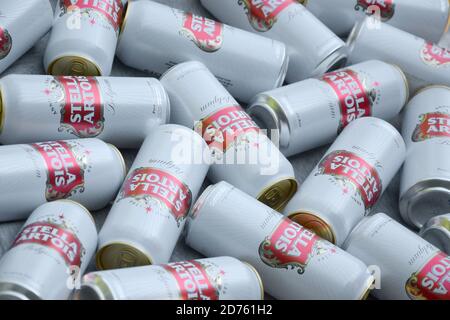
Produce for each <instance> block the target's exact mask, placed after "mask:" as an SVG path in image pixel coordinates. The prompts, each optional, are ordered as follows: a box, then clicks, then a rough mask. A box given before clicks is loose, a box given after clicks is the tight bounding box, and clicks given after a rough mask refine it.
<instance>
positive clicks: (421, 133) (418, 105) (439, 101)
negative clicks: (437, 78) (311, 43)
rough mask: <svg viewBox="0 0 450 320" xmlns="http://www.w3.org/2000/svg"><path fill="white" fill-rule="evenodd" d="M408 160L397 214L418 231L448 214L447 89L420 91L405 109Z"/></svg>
mask: <svg viewBox="0 0 450 320" xmlns="http://www.w3.org/2000/svg"><path fill="white" fill-rule="evenodd" d="M402 134H403V138H404V140H405V142H406V146H407V157H406V161H405V165H404V167H403V172H402V176H401V183H400V206H399V207H400V213H401V215H402V217H403V219H404V220H405V221H406V222H407V223H408V224H409V225H411V226H414V227H416V228H421V227H422V226H423V225H424V224H425V223H426V222H427V221H428V220H429V219H430V218H432V217H434V216H437V215H441V214H444V213H448V212H450V163H449V161H448V159H449V156H450V87H443V86H432V87H428V88H426V89H424V90H422V91H420V92H419V93H418V94H417V95H416V96H415V97H414V98H413V99H412V100H411V101H410V102H409V104H408V106H407V107H405V115H404V119H403V132H402Z"/></svg>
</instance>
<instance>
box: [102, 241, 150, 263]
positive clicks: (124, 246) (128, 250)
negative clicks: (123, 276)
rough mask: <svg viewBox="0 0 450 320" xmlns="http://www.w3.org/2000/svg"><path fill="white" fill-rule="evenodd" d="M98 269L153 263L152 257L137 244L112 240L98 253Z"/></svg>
mask: <svg viewBox="0 0 450 320" xmlns="http://www.w3.org/2000/svg"><path fill="white" fill-rule="evenodd" d="M96 264H97V269H99V270H107V269H118V268H128V267H138V266H146V265H150V264H152V259H151V258H150V256H149V255H148V254H147V253H146V252H145V251H144V250H143V249H140V248H138V246H137V245H136V244H131V243H125V242H119V241H116V242H111V243H109V244H106V245H104V246H103V247H102V248H100V249H99V250H98V252H97V255H96Z"/></svg>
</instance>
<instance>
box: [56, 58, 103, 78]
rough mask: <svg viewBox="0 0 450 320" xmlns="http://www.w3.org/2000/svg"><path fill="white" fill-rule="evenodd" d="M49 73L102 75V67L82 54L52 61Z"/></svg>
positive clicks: (58, 74) (60, 74)
mask: <svg viewBox="0 0 450 320" xmlns="http://www.w3.org/2000/svg"><path fill="white" fill-rule="evenodd" d="M47 73H48V74H51V75H54V76H94V77H95V76H101V75H102V73H101V70H100V67H99V66H98V65H97V64H96V63H94V62H93V61H92V60H90V59H88V58H86V57H81V56H64V57H60V58H57V59H55V60H54V61H53V62H52V63H50V65H49V67H48V70H47Z"/></svg>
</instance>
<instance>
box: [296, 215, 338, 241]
mask: <svg viewBox="0 0 450 320" xmlns="http://www.w3.org/2000/svg"><path fill="white" fill-rule="evenodd" d="M288 218H289V219H291V220H292V221H294V222H297V223H298V224H300V225H302V226H303V227H305V228H306V229H309V230H311V231H313V232H314V233H315V234H317V235H318V236H319V237H321V238H322V239H325V240H328V241H329V242H331V243H333V244H336V236H335V234H334V231H333V229H332V227H331V225H330V224H329V223H328V222H326V221H325V220H324V219H322V218H320V217H319V216H317V215H316V214H313V213H310V212H295V213H292V214H290V215H289V216H288Z"/></svg>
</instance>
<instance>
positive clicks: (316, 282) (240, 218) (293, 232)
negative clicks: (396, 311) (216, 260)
mask: <svg viewBox="0 0 450 320" xmlns="http://www.w3.org/2000/svg"><path fill="white" fill-rule="evenodd" d="M186 243H187V244H188V245H189V246H191V247H192V248H194V249H195V250H197V251H199V252H201V253H203V254H204V255H206V256H216V255H219V256H220V255H230V256H233V257H236V258H237V259H241V260H244V261H248V262H249V263H250V264H251V265H253V266H254V267H255V268H256V270H257V271H258V272H259V274H260V275H261V278H262V280H263V283H264V286H265V288H266V292H267V293H269V294H270V295H272V296H273V297H275V298H277V299H293V300H295V299H301V300H304V299H327V300H329V299H361V298H364V297H365V296H366V295H367V293H368V291H369V289H370V287H371V285H372V283H373V278H372V275H371V274H370V272H369V271H368V269H367V267H366V265H365V264H364V263H362V262H361V261H359V260H358V259H356V258H354V257H352V256H351V255H350V254H348V253H346V252H345V251H343V250H341V249H340V248H338V247H336V246H334V245H332V244H331V243H329V242H328V241H326V240H322V239H321V238H319V237H318V236H317V235H315V234H314V233H313V232H311V231H309V230H307V229H305V228H304V227H302V226H300V225H299V224H297V223H295V222H293V221H291V220H289V219H287V218H286V217H283V215H282V214H280V213H278V212H276V211H274V210H272V209H270V208H269V207H267V206H265V205H264V204H262V203H260V202H258V201H256V200H255V199H253V198H252V197H250V196H249V195H247V194H245V193H244V192H242V191H240V190H238V189H236V188H234V187H233V186H231V185H230V184H228V183H226V182H220V183H218V184H216V185H212V186H210V187H208V188H207V189H206V190H205V191H204V193H203V194H202V195H201V196H200V198H199V200H198V201H197V203H196V204H195V205H194V208H193V210H192V212H191V214H190V216H189V220H188V225H187V235H186ZM343 288H345V290H343Z"/></svg>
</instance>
